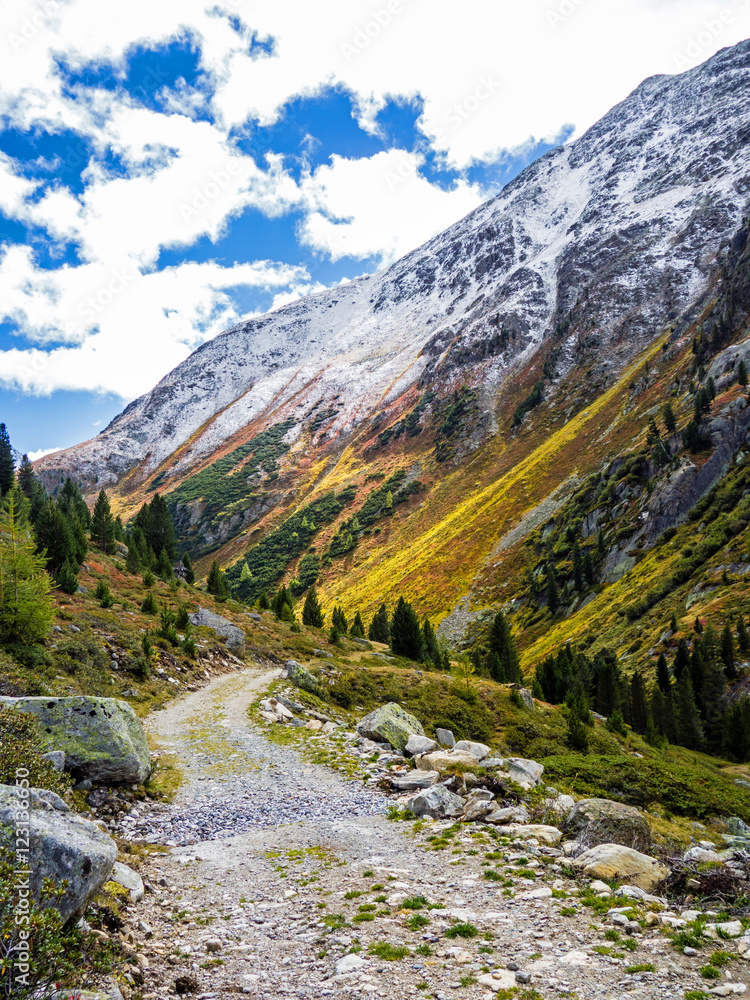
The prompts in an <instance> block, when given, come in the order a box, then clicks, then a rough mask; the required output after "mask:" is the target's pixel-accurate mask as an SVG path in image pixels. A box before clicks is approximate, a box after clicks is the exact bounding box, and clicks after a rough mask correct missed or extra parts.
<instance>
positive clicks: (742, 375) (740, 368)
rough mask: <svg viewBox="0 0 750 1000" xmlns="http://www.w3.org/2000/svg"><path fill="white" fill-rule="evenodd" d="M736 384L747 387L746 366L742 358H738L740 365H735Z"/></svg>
mask: <svg viewBox="0 0 750 1000" xmlns="http://www.w3.org/2000/svg"><path fill="white" fill-rule="evenodd" d="M737 383H738V385H741V386H746V385H747V365H746V364H745V361H744V358H740V363H739V364H738V365H737Z"/></svg>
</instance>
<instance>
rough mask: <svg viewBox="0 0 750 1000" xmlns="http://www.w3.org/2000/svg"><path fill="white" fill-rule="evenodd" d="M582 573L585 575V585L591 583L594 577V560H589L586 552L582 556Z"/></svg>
mask: <svg viewBox="0 0 750 1000" xmlns="http://www.w3.org/2000/svg"><path fill="white" fill-rule="evenodd" d="M583 571H584V573H585V574H586V583H589V584H590V583H593V582H594V580H595V579H596V577H595V574H594V560H593V559H592V558H591V553H590V552H587V553H586V555H585V556H584V559H583Z"/></svg>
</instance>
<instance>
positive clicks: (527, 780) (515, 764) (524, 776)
mask: <svg viewBox="0 0 750 1000" xmlns="http://www.w3.org/2000/svg"><path fill="white" fill-rule="evenodd" d="M505 766H506V768H507V769H508V774H509V775H510V777H511V778H512V780H513V781H517V782H518V784H519V785H522V786H523V787H525V788H535V787H536V786H537V785H538V784H539V782H540V781H541V780H542V775H543V774H544V765H543V764H539V763H538V762H537V761H535V760H526V759H525V758H523V757H508V759H507V760H506V761H505Z"/></svg>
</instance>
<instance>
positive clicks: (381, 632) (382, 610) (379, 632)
mask: <svg viewBox="0 0 750 1000" xmlns="http://www.w3.org/2000/svg"><path fill="white" fill-rule="evenodd" d="M367 638H368V639H370V641H371V642H382V643H385V645H388V643H389V642H390V641H391V628H390V623H389V620H388V609H387V608H386V606H385V604H381V605H380V607H379V608H378V610H377V611H376V612H375V614H374V615H373V618H372V621H371V622H370V628H369V629H368V630H367Z"/></svg>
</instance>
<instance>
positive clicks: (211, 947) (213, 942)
mask: <svg viewBox="0 0 750 1000" xmlns="http://www.w3.org/2000/svg"><path fill="white" fill-rule="evenodd" d="M221 949H222V943H221V938H209V939H208V940H207V941H206V951H207V952H209V953H214V952H217V951H221Z"/></svg>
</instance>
